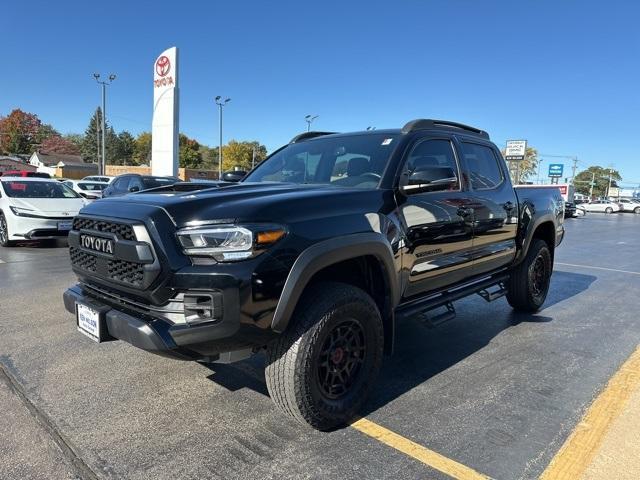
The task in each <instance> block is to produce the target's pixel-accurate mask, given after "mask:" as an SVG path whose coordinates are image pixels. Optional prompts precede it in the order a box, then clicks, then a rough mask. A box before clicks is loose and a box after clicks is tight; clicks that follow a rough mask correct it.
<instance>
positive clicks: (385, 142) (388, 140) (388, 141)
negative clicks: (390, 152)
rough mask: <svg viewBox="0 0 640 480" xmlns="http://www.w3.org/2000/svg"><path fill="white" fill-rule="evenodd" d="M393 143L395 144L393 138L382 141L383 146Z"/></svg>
mask: <svg viewBox="0 0 640 480" xmlns="http://www.w3.org/2000/svg"><path fill="white" fill-rule="evenodd" d="M391 142H393V138H385V139H384V140H383V141H382V145H389V144H390V143H391Z"/></svg>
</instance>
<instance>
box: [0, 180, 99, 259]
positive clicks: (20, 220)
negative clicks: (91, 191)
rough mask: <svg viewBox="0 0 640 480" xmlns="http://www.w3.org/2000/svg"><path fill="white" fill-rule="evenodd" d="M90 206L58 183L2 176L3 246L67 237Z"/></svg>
mask: <svg viewBox="0 0 640 480" xmlns="http://www.w3.org/2000/svg"><path fill="white" fill-rule="evenodd" d="M87 203H88V202H87V200H85V199H84V198H82V197H81V196H80V195H79V194H77V193H76V192H74V191H73V190H72V189H70V188H69V187H67V186H66V185H64V184H63V183H62V182H58V181H57V180H47V179H43V178H22V177H0V245H2V246H3V247H10V246H12V245H13V244H14V243H15V241H16V240H25V239H26V240H45V239H51V238H59V237H66V236H67V235H68V233H69V230H71V226H72V224H73V217H75V216H76V215H77V214H78V212H79V211H80V209H81V208H82V207H84V206H85V205H87Z"/></svg>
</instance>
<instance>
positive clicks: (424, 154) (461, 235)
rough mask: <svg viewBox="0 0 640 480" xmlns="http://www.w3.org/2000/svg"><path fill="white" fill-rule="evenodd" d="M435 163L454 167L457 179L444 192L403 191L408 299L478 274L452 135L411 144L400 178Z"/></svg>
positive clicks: (400, 213) (400, 198)
mask: <svg viewBox="0 0 640 480" xmlns="http://www.w3.org/2000/svg"><path fill="white" fill-rule="evenodd" d="M429 167H450V168H452V169H453V170H454V172H456V176H457V183H456V184H455V185H451V186H449V187H447V190H444V191H431V192H416V193H410V192H409V193H407V192H401V193H399V194H398V207H399V208H398V216H399V218H400V221H401V222H402V223H403V224H404V225H403V229H404V231H405V245H404V247H405V248H404V249H403V255H402V259H403V260H402V262H403V267H404V269H405V270H406V271H407V272H408V281H407V282H406V285H405V290H404V294H403V296H404V298H410V297H413V296H415V295H421V294H424V293H426V292H428V291H431V290H436V289H439V288H441V287H443V286H446V285H450V284H452V283H455V282H457V281H459V280H462V279H464V278H466V277H468V276H469V275H471V273H472V272H471V269H472V258H471V247H472V223H471V217H470V216H468V215H466V211H465V206H466V205H467V204H468V203H469V201H470V200H469V198H468V192H467V191H466V187H465V184H464V182H462V181H461V180H462V177H461V175H460V166H459V162H458V158H457V155H456V152H455V150H454V147H453V143H452V140H451V139H450V138H446V137H424V138H420V139H418V140H417V141H416V142H415V143H414V144H413V145H412V146H411V147H410V148H409V153H408V155H407V156H406V157H405V159H404V163H403V167H402V173H401V177H400V178H405V177H408V176H409V175H410V174H411V173H413V172H415V171H418V170H420V169H425V168H429Z"/></svg>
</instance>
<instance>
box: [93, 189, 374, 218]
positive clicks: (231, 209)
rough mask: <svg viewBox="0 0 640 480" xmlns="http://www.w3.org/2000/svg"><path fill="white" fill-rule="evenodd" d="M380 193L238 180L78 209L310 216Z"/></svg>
mask: <svg viewBox="0 0 640 480" xmlns="http://www.w3.org/2000/svg"><path fill="white" fill-rule="evenodd" d="M381 194H382V191H381V190H365V189H358V188H343V187H332V186H329V185H312V184H305V185H300V184H288V183H267V182H264V183H249V182H243V183H236V184H221V185H220V186H217V187H213V188H209V189H206V190H200V191H196V192H166V191H158V192H155V193H153V192H149V193H145V192H141V193H137V194H133V195H126V196H123V197H114V198H105V199H102V200H99V201H96V202H93V203H92V204H90V205H89V206H87V207H85V208H84V209H83V211H82V213H86V214H96V215H105V213H107V212H110V215H114V216H121V214H122V212H124V211H126V210H127V208H130V207H132V206H134V205H135V206H143V205H144V206H147V207H152V208H157V209H162V210H164V211H165V212H166V214H167V215H169V216H170V217H171V219H172V221H173V223H174V224H175V225H176V226H178V227H181V226H186V225H194V224H197V223H209V222H210V223H219V222H220V223H223V222H242V221H251V222H286V221H295V220H296V219H298V218H304V219H306V220H309V219H312V218H313V216H314V212H317V215H321V216H326V215H327V214H332V213H334V212H340V214H347V213H349V212H354V213H355V212H362V213H364V211H366V208H367V206H370V205H378V204H379V203H376V201H375V200H374V198H376V197H380V196H381ZM372 197H374V198H372ZM372 201H373V202H374V203H371V202H372ZM378 202H379V200H378ZM363 209H364V210H363Z"/></svg>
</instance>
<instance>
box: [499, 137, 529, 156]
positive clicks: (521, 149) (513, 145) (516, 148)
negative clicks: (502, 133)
mask: <svg viewBox="0 0 640 480" xmlns="http://www.w3.org/2000/svg"><path fill="white" fill-rule="evenodd" d="M526 154H527V141H526V140H507V148H506V149H505V155H504V156H505V158H506V160H524V157H525V155H526Z"/></svg>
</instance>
